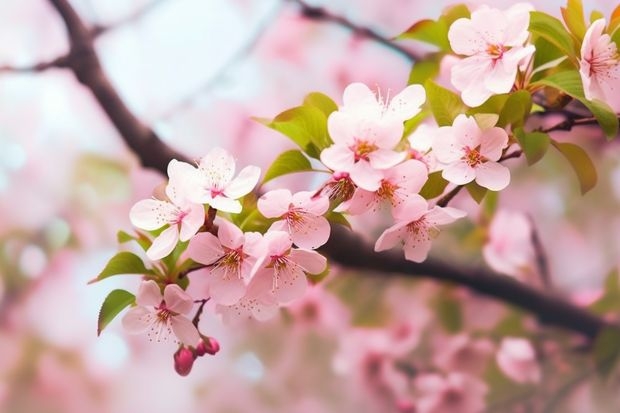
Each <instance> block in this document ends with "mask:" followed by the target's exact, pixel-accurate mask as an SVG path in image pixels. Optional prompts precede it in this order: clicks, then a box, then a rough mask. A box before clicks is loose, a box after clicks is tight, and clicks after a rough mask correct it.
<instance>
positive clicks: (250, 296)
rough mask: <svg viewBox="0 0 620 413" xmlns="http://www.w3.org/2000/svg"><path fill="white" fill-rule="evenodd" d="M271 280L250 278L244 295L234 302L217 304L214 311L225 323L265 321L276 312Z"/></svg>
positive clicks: (276, 303) (277, 305)
mask: <svg viewBox="0 0 620 413" xmlns="http://www.w3.org/2000/svg"><path fill="white" fill-rule="evenodd" d="M271 288H272V280H271V279H269V278H268V277H254V278H252V279H251V280H250V283H249V284H248V287H247V289H246V292H245V295H244V296H243V297H242V298H241V299H240V300H239V301H237V302H236V303H235V304H231V305H224V304H217V305H216V306H215V312H216V313H218V314H220V315H221V317H222V321H223V322H224V323H225V324H230V325H237V324H240V323H241V322H242V321H244V320H248V319H255V320H258V321H266V320H269V319H270V318H272V317H273V316H274V315H276V313H277V312H278V308H279V303H278V301H277V299H276V297H275V295H274V294H273V292H272V291H271Z"/></svg>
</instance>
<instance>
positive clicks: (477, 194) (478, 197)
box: [465, 181, 489, 204]
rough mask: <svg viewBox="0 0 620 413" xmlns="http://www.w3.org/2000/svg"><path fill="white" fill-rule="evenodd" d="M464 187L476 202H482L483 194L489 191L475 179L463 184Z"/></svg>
mask: <svg viewBox="0 0 620 413" xmlns="http://www.w3.org/2000/svg"><path fill="white" fill-rule="evenodd" d="M465 189H467V192H469V195H471V197H472V199H473V200H474V201H476V203H478V204H479V203H481V202H482V200H483V199H484V196H485V195H486V194H487V192H488V191H489V190H488V189H487V188H485V187H483V186H480V185H478V184H477V183H476V181H471V182H470V183H468V184H467V185H465Z"/></svg>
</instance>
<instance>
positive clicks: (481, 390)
mask: <svg viewBox="0 0 620 413" xmlns="http://www.w3.org/2000/svg"><path fill="white" fill-rule="evenodd" d="M415 384H416V388H417V389H418V391H419V392H420V393H421V396H420V398H419V399H418V405H417V407H418V410H416V412H418V411H419V412H420V413H447V412H450V413H480V412H482V411H483V410H484V408H485V400H484V399H485V396H486V393H487V392H488V388H487V385H486V384H485V383H484V382H482V381H480V379H478V378H476V377H474V376H470V375H467V374H463V373H457V372H455V373H448V374H447V375H446V376H440V375H438V374H423V375H420V376H418V378H417V379H416V380H415Z"/></svg>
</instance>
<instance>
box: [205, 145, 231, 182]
mask: <svg viewBox="0 0 620 413" xmlns="http://www.w3.org/2000/svg"><path fill="white" fill-rule="evenodd" d="M200 172H201V173H202V175H203V177H204V179H205V183H206V184H207V186H208V187H209V188H213V187H217V188H220V189H222V188H224V187H225V186H226V185H227V184H228V183H229V182H230V181H231V180H232V178H233V176H234V175H235V158H233V157H232V155H230V154H229V153H228V152H227V151H226V150H225V149H222V148H213V149H211V150H210V151H209V153H207V154H206V155H205V156H204V157H203V158H202V159H201V160H200Z"/></svg>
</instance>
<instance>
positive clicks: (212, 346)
mask: <svg viewBox="0 0 620 413" xmlns="http://www.w3.org/2000/svg"><path fill="white" fill-rule="evenodd" d="M218 351H220V343H218V342H217V340H216V339H214V338H213V337H203V338H202V340H200V343H198V345H197V346H196V355H197V356H199V357H200V356H204V355H205V354H210V355H212V356H213V355H215V353H217V352H218Z"/></svg>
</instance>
